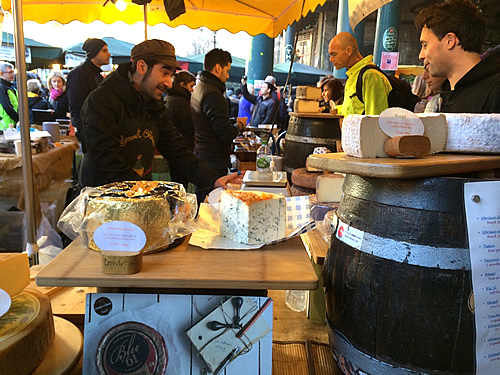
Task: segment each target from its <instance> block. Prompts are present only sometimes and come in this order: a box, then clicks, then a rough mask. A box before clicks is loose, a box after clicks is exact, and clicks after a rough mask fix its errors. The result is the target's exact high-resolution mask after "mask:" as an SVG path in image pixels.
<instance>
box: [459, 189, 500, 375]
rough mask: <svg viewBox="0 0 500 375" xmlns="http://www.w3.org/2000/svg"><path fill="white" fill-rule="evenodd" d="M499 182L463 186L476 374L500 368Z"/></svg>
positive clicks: (495, 371) (488, 372) (483, 374)
mask: <svg viewBox="0 0 500 375" xmlns="http://www.w3.org/2000/svg"><path fill="white" fill-rule="evenodd" d="M499 192H500V181H484V182H471V183H466V184H465V187H464V199H465V213H466V217H467V230H468V235H469V248H470V254H471V267H472V287H473V290H474V304H475V317H476V375H487V374H497V373H499V368H500V306H499V305H500V193H499Z"/></svg>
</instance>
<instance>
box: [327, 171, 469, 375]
mask: <svg viewBox="0 0 500 375" xmlns="http://www.w3.org/2000/svg"><path fill="white" fill-rule="evenodd" d="M464 182H468V180H466V179H462V178H423V179H410V180H391V179H378V178H368V177H361V176H355V175H347V178H346V180H345V183H344V187H343V191H344V195H343V198H342V201H341V202H340V205H339V208H338V213H337V215H338V219H339V220H338V225H337V229H336V231H335V234H334V235H332V243H331V247H330V251H329V252H328V255H327V258H326V261H325V265H324V268H323V278H324V286H325V293H326V305H327V320H328V323H329V324H328V326H329V337H330V343H331V345H332V349H333V351H334V354H335V357H336V359H337V362H338V364H339V367H341V368H342V367H343V370H344V372H345V373H349V374H351V373H356V374H357V373H360V374H371V375H392V374H395V375H400V374H404V375H408V374H421V373H425V374H447V375H451V374H473V372H474V348H475V341H474V313H473V309H474V303H473V295H472V286H471V272H470V256H469V247H468V241H467V235H466V233H467V232H466V223H465V211H464V207H463V184H464ZM356 370H358V372H356Z"/></svg>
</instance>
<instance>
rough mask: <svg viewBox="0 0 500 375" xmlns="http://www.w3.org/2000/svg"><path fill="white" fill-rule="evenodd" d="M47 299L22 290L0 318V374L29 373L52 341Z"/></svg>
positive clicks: (29, 290)
mask: <svg viewBox="0 0 500 375" xmlns="http://www.w3.org/2000/svg"><path fill="white" fill-rule="evenodd" d="M54 336H55V332H54V319H53V317H52V309H51V306H50V300H49V298H48V297H47V296H45V295H44V294H42V293H40V292H37V291H36V290H31V289H26V290H25V291H24V292H22V293H18V294H17V295H16V296H15V297H14V298H13V299H12V305H11V307H10V309H9V311H8V312H7V313H6V314H5V315H3V316H2V317H0V374H31V372H32V371H33V370H34V369H35V368H36V367H37V366H38V365H39V364H40V362H41V361H42V360H43V358H44V357H45V355H46V354H47V352H48V350H49V348H50V346H51V344H52V342H53V341H54Z"/></svg>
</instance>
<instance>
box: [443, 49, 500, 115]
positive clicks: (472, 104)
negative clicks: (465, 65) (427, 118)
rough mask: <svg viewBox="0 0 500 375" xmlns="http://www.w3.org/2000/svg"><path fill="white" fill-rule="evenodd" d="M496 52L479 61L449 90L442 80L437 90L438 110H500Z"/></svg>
mask: <svg viewBox="0 0 500 375" xmlns="http://www.w3.org/2000/svg"><path fill="white" fill-rule="evenodd" d="M499 67H500V53H495V54H493V55H490V56H488V57H486V58H485V59H484V60H482V61H480V62H479V63H478V64H477V65H476V66H474V67H473V68H472V69H471V70H469V71H468V72H467V74H465V75H464V76H463V77H462V78H461V79H460V80H459V81H458V82H457V84H456V85H455V89H454V90H450V83H449V82H448V81H445V83H444V84H443V89H442V90H441V98H442V100H443V102H442V105H441V112H445V113H500V68H499Z"/></svg>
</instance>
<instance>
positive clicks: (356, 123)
mask: <svg viewBox="0 0 500 375" xmlns="http://www.w3.org/2000/svg"><path fill="white" fill-rule="evenodd" d="M418 117H420V119H421V120H422V122H423V123H424V127H425V131H424V135H425V136H427V137H429V139H430V140H431V153H436V152H439V151H443V150H444V149H445V147H446V139H447V126H446V117H445V116H444V115H443V114H419V115H418ZM387 139H389V136H387V135H386V134H385V133H384V132H383V131H382V130H381V129H380V126H379V124H378V116H365V115H350V116H347V117H346V118H344V121H343V125H342V148H343V150H344V152H345V153H346V154H347V155H350V156H356V157H359V158H377V157H379V158H385V157H387V154H386V153H385V151H384V142H385V141H386V140H387Z"/></svg>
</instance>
